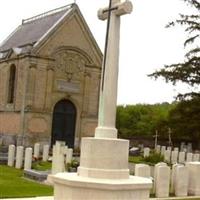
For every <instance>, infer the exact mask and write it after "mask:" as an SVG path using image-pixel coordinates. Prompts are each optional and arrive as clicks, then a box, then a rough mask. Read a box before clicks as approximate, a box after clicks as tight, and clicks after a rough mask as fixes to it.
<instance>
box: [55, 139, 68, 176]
mask: <svg viewBox="0 0 200 200" xmlns="http://www.w3.org/2000/svg"><path fill="white" fill-rule="evenodd" d="M64 148H65V142H62V141H56V144H55V145H54V146H53V160H52V174H56V173H59V172H64V171H65V163H64V161H65V157H64V153H63V152H64Z"/></svg>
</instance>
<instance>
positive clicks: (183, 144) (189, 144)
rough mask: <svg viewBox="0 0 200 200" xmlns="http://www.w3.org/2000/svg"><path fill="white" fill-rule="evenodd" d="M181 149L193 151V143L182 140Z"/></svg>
mask: <svg viewBox="0 0 200 200" xmlns="http://www.w3.org/2000/svg"><path fill="white" fill-rule="evenodd" d="M180 151H184V152H188V153H192V143H188V144H185V142H181V145H180Z"/></svg>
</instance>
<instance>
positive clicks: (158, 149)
mask: <svg viewBox="0 0 200 200" xmlns="http://www.w3.org/2000/svg"><path fill="white" fill-rule="evenodd" d="M160 148H161V146H160V145H157V146H156V153H160Z"/></svg>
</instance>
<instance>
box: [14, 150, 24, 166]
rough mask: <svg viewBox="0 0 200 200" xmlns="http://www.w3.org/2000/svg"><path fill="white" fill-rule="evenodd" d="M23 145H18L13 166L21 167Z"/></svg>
mask: <svg viewBox="0 0 200 200" xmlns="http://www.w3.org/2000/svg"><path fill="white" fill-rule="evenodd" d="M23 156H24V147H23V146H18V147H17V152H16V163H15V168H17V169H21V168H22V165H23Z"/></svg>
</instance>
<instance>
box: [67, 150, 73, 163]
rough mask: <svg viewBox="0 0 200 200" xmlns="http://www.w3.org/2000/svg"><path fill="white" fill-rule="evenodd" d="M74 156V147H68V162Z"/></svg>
mask: <svg viewBox="0 0 200 200" xmlns="http://www.w3.org/2000/svg"><path fill="white" fill-rule="evenodd" d="M72 158H73V149H71V148H68V151H67V155H66V163H70V162H71V161H72Z"/></svg>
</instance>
